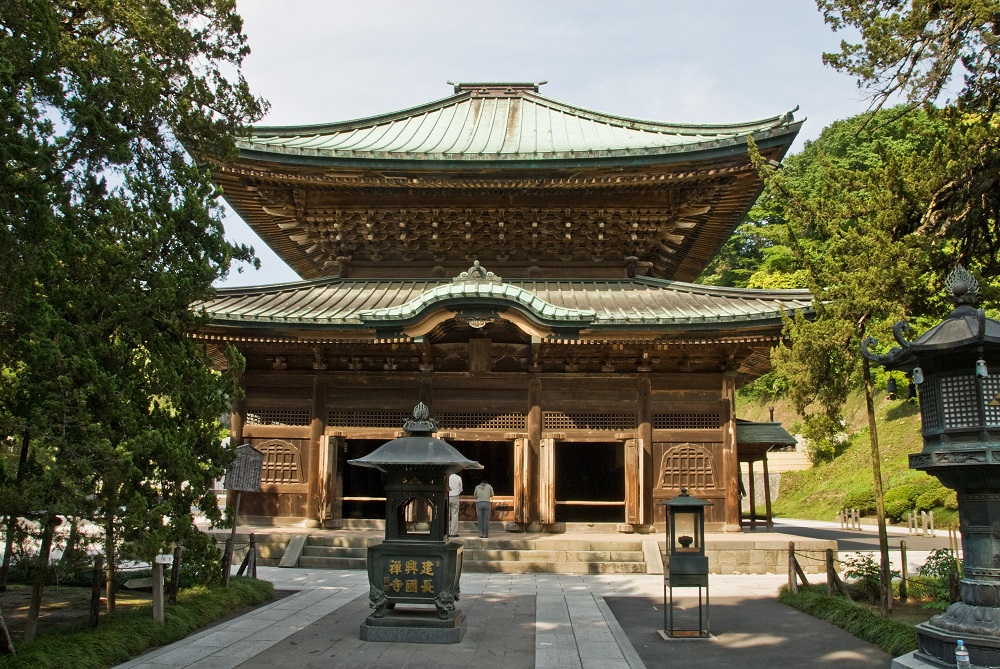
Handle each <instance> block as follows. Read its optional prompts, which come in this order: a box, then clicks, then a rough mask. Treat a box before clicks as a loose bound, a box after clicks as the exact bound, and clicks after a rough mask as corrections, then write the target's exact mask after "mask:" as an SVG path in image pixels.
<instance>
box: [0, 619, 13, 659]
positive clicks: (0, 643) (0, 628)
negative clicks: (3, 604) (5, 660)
mask: <svg viewBox="0 0 1000 669" xmlns="http://www.w3.org/2000/svg"><path fill="white" fill-rule="evenodd" d="M14 654H15V653H14V640H13V639H11V638H10V631H8V629H7V621H6V620H4V619H3V611H0V655H14Z"/></svg>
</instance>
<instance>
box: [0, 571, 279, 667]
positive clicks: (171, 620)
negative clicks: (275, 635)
mask: <svg viewBox="0 0 1000 669" xmlns="http://www.w3.org/2000/svg"><path fill="white" fill-rule="evenodd" d="M273 598H274V586H273V585H271V583H269V582H268V581H259V580H255V579H250V578H240V577H233V578H232V580H230V582H229V587H228V588H222V587H211V588H208V587H196V588H188V589H185V590H182V591H181V592H180V593H178V595H177V603H176V604H168V605H166V606H165V607H164V616H165V618H166V622H165V623H164V624H163V625H160V624H157V623H156V622H154V621H153V613H152V608H151V607H141V608H139V609H137V610H132V611H116V612H115V613H113V614H110V615H107V616H103V617H102V618H101V623H100V625H99V626H98V627H97V628H96V629H95V628H91V627H88V626H86V625H74V626H72V627H68V628H64V629H58V630H53V631H51V632H48V633H45V634H39V636H38V637H37V638H36V639H35V641H34V643H30V644H24V643H16V642H15V646H16V650H17V655H16V656H13V657H0V669H105V667H111V666H114V665H116V664H121V663H122V662H125V661H127V660H129V659H131V658H133V657H135V656H136V655H139V654H140V653H142V652H143V651H145V650H146V649H147V648H150V647H155V646H163V645H166V644H168V643H173V642H174V641H178V640H180V639H183V638H184V637H186V636H188V635H189V634H191V633H192V632H194V631H195V630H197V629H198V628H200V627H204V626H205V625H207V624H209V623H211V622H214V621H216V620H218V619H219V618H222V617H224V616H226V615H228V614H230V613H233V612H235V611H238V610H240V609H242V608H246V607H248V606H257V605H260V604H263V603H264V602H267V601H270V600H271V599H273Z"/></svg>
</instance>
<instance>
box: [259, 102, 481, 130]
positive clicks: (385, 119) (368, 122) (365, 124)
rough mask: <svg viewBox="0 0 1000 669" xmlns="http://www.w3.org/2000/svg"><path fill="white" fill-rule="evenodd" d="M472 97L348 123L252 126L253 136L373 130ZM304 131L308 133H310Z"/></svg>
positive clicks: (426, 103) (348, 121) (349, 120)
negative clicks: (358, 129)
mask: <svg viewBox="0 0 1000 669" xmlns="http://www.w3.org/2000/svg"><path fill="white" fill-rule="evenodd" d="M471 97H472V94H471V93H470V92H462V93H457V94H455V95H449V96H448V97H444V98H440V99H438V100H432V101H431V102H425V103H423V104H419V105H416V106H413V107H407V108H406V109H400V110H398V111H394V112H386V113H382V114H375V115H374V116H362V117H361V118H355V119H348V120H346V121H332V122H326V123H314V124H307V125H255V126H251V131H252V133H251V134H252V135H253V136H257V135H258V134H261V133H263V134H262V135H261V136H267V135H275V136H281V135H287V134H308V133H312V134H317V135H318V134H323V133H324V132H344V131H345V130H352V129H355V128H371V127H374V126H377V125H382V124H385V123H392V122H393V121H399V120H401V119H404V118H407V117H410V116H416V115H418V114H425V113H429V112H432V111H435V110H438V109H443V108H444V107H448V106H451V105H454V104H457V103H459V102H462V101H464V100H466V99H468V98H471ZM303 131H308V133H305V132H303Z"/></svg>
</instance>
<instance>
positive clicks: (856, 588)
mask: <svg viewBox="0 0 1000 669" xmlns="http://www.w3.org/2000/svg"><path fill="white" fill-rule="evenodd" d="M844 565H845V566H846V567H847V568H846V569H845V570H844V576H846V577H847V578H848V579H850V581H849V583H848V586H849V590H850V591H852V594H851V596H852V598H854V599H862V598H863V599H866V600H868V601H869V602H871V603H872V604H876V603H878V602H879V600H881V598H882V578H881V567H880V566H879V563H878V562H875V558H873V557H872V555H871V553H860V554H858V555H856V556H855V557H849V558H847V559H846V560H844ZM899 575H900V574H899V572H898V571H896V570H894V569H890V570H889V580H890V582H891V581H892V579H893V578H898V577H899ZM855 595H857V596H855Z"/></svg>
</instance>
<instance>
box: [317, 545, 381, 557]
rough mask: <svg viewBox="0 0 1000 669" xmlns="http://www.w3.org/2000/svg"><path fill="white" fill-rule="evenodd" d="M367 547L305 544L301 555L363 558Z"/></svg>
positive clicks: (366, 553)
mask: <svg viewBox="0 0 1000 669" xmlns="http://www.w3.org/2000/svg"><path fill="white" fill-rule="evenodd" d="M367 555H368V549H367V548H365V547H363V546H359V547H357V548H345V547H341V546H310V545H309V544H306V546H305V548H303V549H302V557H344V558H365V556H367Z"/></svg>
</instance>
